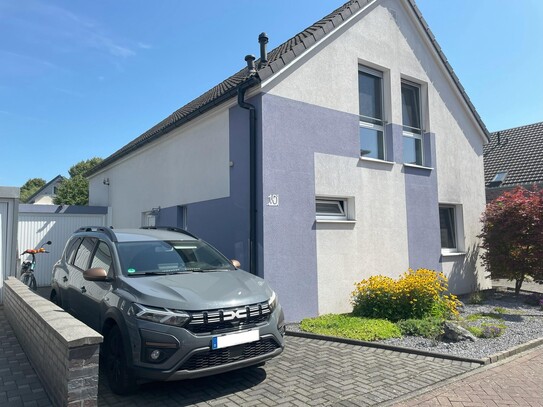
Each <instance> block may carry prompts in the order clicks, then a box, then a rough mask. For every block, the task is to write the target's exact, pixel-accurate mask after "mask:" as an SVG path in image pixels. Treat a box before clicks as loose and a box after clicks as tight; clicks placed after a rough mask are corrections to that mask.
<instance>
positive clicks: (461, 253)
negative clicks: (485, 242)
mask: <svg viewBox="0 0 543 407" xmlns="http://www.w3.org/2000/svg"><path fill="white" fill-rule="evenodd" d="M465 255H466V252H441V256H443V257H455V256H465Z"/></svg>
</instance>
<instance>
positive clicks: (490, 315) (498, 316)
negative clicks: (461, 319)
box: [465, 312, 503, 322]
mask: <svg viewBox="0 0 543 407" xmlns="http://www.w3.org/2000/svg"><path fill="white" fill-rule="evenodd" d="M465 319H466V321H469V322H475V321H480V320H482V319H497V320H500V321H501V320H503V317H502V315H501V314H498V313H493V312H479V313H477V314H471V315H468V316H467V317H466V318H465Z"/></svg>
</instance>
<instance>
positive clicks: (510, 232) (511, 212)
mask: <svg viewBox="0 0 543 407" xmlns="http://www.w3.org/2000/svg"><path fill="white" fill-rule="evenodd" d="M482 222H483V228H482V233H481V235H480V237H482V238H483V242H482V247H483V248H484V249H486V250H485V252H484V253H483V256H482V257H483V262H484V264H485V266H486V268H487V270H488V271H489V272H490V274H491V277H492V278H493V279H498V278H503V279H507V280H515V293H516V294H517V295H518V294H519V292H520V288H521V286H522V282H523V281H524V279H525V278H526V277H527V276H530V277H532V278H533V279H534V280H536V281H538V280H543V190H542V189H537V188H536V187H534V189H533V190H532V191H529V190H527V189H525V188H522V187H519V188H516V189H515V190H513V191H509V192H504V193H503V194H502V195H501V196H500V197H498V198H496V199H495V200H494V201H492V202H490V203H489V204H488V205H487V206H486V210H485V213H484V214H483V218H482Z"/></svg>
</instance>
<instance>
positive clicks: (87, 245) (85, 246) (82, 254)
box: [74, 237, 96, 270]
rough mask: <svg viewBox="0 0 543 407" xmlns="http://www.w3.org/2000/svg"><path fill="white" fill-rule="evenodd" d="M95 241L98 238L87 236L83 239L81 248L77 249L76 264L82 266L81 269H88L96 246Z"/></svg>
mask: <svg viewBox="0 0 543 407" xmlns="http://www.w3.org/2000/svg"><path fill="white" fill-rule="evenodd" d="M95 243H96V240H95V239H93V238H90V237H86V238H85V239H83V242H82V243H81V245H80V246H79V249H77V253H76V255H75V260H74V266H76V267H78V268H80V269H81V270H86V269H87V268H88V266H89V260H90V257H91V254H92V249H93V248H94V245H95Z"/></svg>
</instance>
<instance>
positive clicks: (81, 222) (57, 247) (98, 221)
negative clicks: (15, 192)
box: [17, 205, 107, 287]
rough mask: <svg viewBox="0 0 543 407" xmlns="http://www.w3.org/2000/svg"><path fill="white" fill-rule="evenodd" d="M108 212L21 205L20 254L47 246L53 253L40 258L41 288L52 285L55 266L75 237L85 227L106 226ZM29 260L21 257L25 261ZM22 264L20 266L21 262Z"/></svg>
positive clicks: (37, 257) (36, 273)
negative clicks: (65, 247) (76, 231)
mask: <svg viewBox="0 0 543 407" xmlns="http://www.w3.org/2000/svg"><path fill="white" fill-rule="evenodd" d="M106 223H107V208H102V207H84V206H83V207H75V206H72V207H62V206H55V205H19V239H18V240H19V241H18V245H17V253H18V254H19V255H20V254H21V253H22V252H24V251H25V250H26V249H33V248H38V247H40V246H41V245H43V244H44V243H45V242H47V241H49V240H50V241H51V242H52V244H51V245H50V246H47V245H46V246H44V247H45V249H46V250H47V251H48V252H49V253H44V254H37V255H36V269H35V271H34V275H35V276H36V281H37V283H38V287H43V286H49V285H50V284H51V271H52V270H53V265H54V264H55V263H56V262H57V260H58V259H59V258H60V257H61V255H62V252H63V250H64V246H65V245H66V242H67V241H68V239H69V238H70V236H71V235H72V233H73V232H74V231H75V230H76V229H79V228H80V227H82V226H106ZM26 258H27V256H22V257H19V260H25V259H26ZM19 264H20V262H19Z"/></svg>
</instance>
